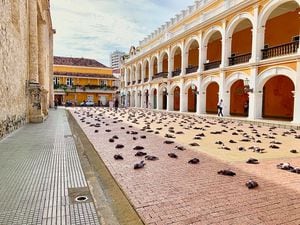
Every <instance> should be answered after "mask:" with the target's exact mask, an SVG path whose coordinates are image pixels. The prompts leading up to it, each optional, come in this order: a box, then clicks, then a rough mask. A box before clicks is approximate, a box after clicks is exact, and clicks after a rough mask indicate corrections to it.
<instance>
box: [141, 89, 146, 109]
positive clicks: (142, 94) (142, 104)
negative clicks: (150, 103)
mask: <svg viewBox="0 0 300 225" xmlns="http://www.w3.org/2000/svg"><path fill="white" fill-rule="evenodd" d="M145 97H146V96H145V92H143V91H142V93H141V108H143V109H144V108H145V101H146V98H145Z"/></svg>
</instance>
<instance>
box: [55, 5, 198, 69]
mask: <svg viewBox="0 0 300 225" xmlns="http://www.w3.org/2000/svg"><path fill="white" fill-rule="evenodd" d="M50 3H51V13H52V22H53V27H54V28H55V29H56V34H55V36H54V55H57V56H72V57H86V58H94V59H97V60H98V61H100V62H101V63H103V64H105V65H107V66H110V63H109V54H110V53H111V52H112V51H114V50H121V51H125V52H126V53H127V52H128V51H129V48H130V46H131V45H134V46H136V45H138V43H139V41H141V40H142V39H144V37H146V36H147V35H148V34H150V33H151V32H153V31H154V30H155V29H156V28H158V27H160V26H161V25H162V24H164V23H165V22H166V21H168V20H169V19H170V18H171V17H174V16H175V15H176V14H178V13H180V11H181V10H182V9H186V8H187V6H189V5H192V4H194V0H161V1H160V0H51V1H50Z"/></svg>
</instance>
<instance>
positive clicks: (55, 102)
mask: <svg viewBox="0 0 300 225" xmlns="http://www.w3.org/2000/svg"><path fill="white" fill-rule="evenodd" d="M57 106H58V100H57V98H55V100H54V109H57Z"/></svg>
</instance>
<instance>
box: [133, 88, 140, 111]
mask: <svg viewBox="0 0 300 225" xmlns="http://www.w3.org/2000/svg"><path fill="white" fill-rule="evenodd" d="M134 97H135V100H134V107H139V104H138V102H139V100H138V98H139V96H138V91H137V90H136V91H135V96H134Z"/></svg>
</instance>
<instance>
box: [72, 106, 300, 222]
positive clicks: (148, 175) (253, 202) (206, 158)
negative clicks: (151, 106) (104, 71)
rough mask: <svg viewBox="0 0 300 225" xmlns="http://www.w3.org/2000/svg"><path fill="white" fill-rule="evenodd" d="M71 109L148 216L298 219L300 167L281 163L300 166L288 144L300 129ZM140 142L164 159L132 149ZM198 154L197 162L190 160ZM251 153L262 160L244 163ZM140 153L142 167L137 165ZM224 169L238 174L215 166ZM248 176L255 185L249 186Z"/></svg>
mask: <svg viewBox="0 0 300 225" xmlns="http://www.w3.org/2000/svg"><path fill="white" fill-rule="evenodd" d="M70 111H71V113H72V114H73V116H74V117H75V119H76V120H77V121H78V124H79V125H80V126H81V128H82V129H83V131H84V132H85V133H86V135H87V137H88V138H89V140H90V141H91V143H92V144H93V145H94V147H95V149H96V150H97V152H98V153H99V155H100V156H101V158H102V160H103V161H104V163H105V164H106V166H107V168H108V169H109V170H110V172H111V174H112V175H113V177H114V178H115V179H116V181H117V182H118V183H119V185H120V187H121V188H122V189H123V191H124V193H125V194H126V195H127V197H128V199H129V201H130V202H131V203H132V204H133V206H134V208H135V209H136V210H137V212H138V213H139V215H140V216H141V218H142V219H143V221H144V222H145V224H149V225H160V224H161V225H167V224H182V225H184V224H199V225H205V224H238V225H241V224H255V225H258V224H261V225H262V224H270V225H274V224H285V225H286V224H291V225H292V224H293V225H299V224H300V197H299V196H300V189H299V186H300V175H299V174H297V173H291V172H289V171H285V170H280V169H278V168H277V167H276V165H277V164H279V163H281V162H289V163H290V164H291V165H293V166H296V167H297V166H298V167H299V166H300V157H299V155H300V153H291V152H290V150H292V149H295V150H296V151H298V152H299V150H300V148H299V146H300V140H299V139H298V135H299V134H300V131H299V130H296V131H295V130H292V129H283V128H276V127H272V126H261V125H251V124H249V123H241V122H231V121H227V120H222V119H221V120H219V119H217V118H199V117H197V116H193V115H183V114H174V113H166V112H158V111H156V112H153V111H147V110H140V109H119V111H118V112H117V113H115V112H114V111H113V110H109V109H103V108H100V109H99V108H98V109H94V108H75V109H72V110H70ZM233 133H236V134H233ZM166 134H167V135H166ZM113 136H116V137H115V138H113ZM142 136H146V138H142ZM166 136H168V137H166ZM197 136H198V137H200V138H195V137H197ZM109 139H113V140H114V142H112V141H109ZM243 139H249V140H248V141H242V140H243ZM166 140H168V141H171V142H172V141H173V142H174V143H169V144H167V143H166V142H165V141H166ZM219 141H221V142H222V143H223V145H222V144H221V145H220V144H216V142H219ZM234 142H236V143H234ZM192 143H194V144H195V143H196V144H198V145H199V146H191V145H190V144H192ZM117 145H123V146H124V147H123V148H117ZM176 145H177V146H178V145H182V146H184V147H185V148H186V150H184V151H180V150H176V149H175V146H176ZM274 145H275V146H278V147H279V149H277V148H272V147H271V146H274ZM136 146H142V147H144V149H143V150H141V151H144V152H146V153H147V154H148V155H154V156H157V157H158V158H159V160H156V161H149V160H145V158H144V157H138V156H135V153H136V152H137V151H136V150H133V148H134V147H136ZM120 147H122V146H120ZM225 147H227V148H228V149H227V150H226V148H225ZM240 147H243V148H244V149H245V150H243V151H240V150H239V148H240ZM251 147H255V148H259V149H261V152H263V153H258V152H254V151H253V149H251ZM262 149H263V150H262ZM171 152H173V153H175V154H177V155H178V158H177V159H174V158H170V157H169V156H168V153H171ZM115 154H121V155H122V156H123V158H124V160H115V159H114V155H115ZM194 157H196V158H198V159H200V163H199V164H195V165H193V164H188V163H187V162H188V161H189V160H190V159H192V158H194ZM249 157H253V158H257V159H258V160H259V162H260V163H259V164H256V165H253V164H246V163H245V161H246V160H247V159H248V158H249ZM141 160H144V161H145V163H146V165H145V167H144V168H143V169H139V170H134V169H133V166H134V164H135V163H138V162H140V161H141ZM223 169H231V170H232V171H234V172H235V173H236V176H234V177H229V176H222V175H219V174H217V172H218V171H219V170H223ZM250 178H251V179H253V180H255V181H257V182H258V184H259V186H258V187H257V188H256V189H251V190H249V189H248V188H247V187H246V186H245V183H246V181H248V180H249V179H250Z"/></svg>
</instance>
